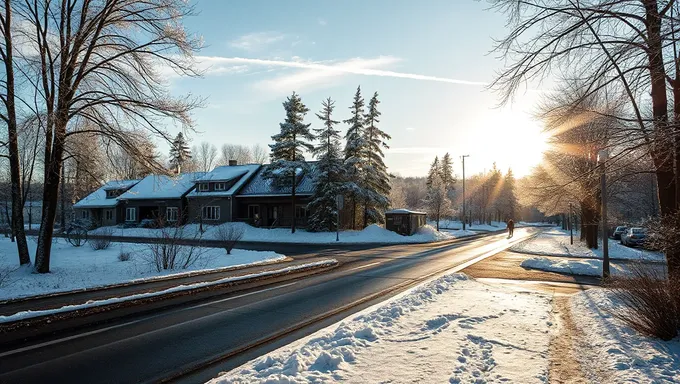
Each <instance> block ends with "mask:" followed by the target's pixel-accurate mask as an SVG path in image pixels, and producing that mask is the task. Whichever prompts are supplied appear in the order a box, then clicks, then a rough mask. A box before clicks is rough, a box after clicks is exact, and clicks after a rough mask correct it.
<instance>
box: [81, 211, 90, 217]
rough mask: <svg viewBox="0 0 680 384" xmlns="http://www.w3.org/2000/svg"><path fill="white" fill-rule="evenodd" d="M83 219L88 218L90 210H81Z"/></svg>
mask: <svg viewBox="0 0 680 384" xmlns="http://www.w3.org/2000/svg"><path fill="white" fill-rule="evenodd" d="M81 217H82V218H83V219H89V218H90V211H83V213H82V216H81Z"/></svg>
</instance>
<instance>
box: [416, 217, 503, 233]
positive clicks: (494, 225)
mask: <svg viewBox="0 0 680 384" xmlns="http://www.w3.org/2000/svg"><path fill="white" fill-rule="evenodd" d="M428 224H430V225H434V224H433V223H432V222H429V221H428ZM442 228H447V229H462V228H463V223H462V222H461V221H460V220H448V219H447V220H440V221H439V229H442ZM505 228H507V224H506V223H504V222H499V221H492V222H491V225H489V224H476V223H472V225H467V226H466V229H469V230H471V231H485V232H488V231H498V230H501V229H505Z"/></svg>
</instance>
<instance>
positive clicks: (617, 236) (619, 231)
mask: <svg viewBox="0 0 680 384" xmlns="http://www.w3.org/2000/svg"><path fill="white" fill-rule="evenodd" d="M627 230H628V227H624V226H622V225H620V226H618V227H616V229H615V230H614V234H613V237H614V240H621V235H622V234H623V233H624V232H626V231H627Z"/></svg>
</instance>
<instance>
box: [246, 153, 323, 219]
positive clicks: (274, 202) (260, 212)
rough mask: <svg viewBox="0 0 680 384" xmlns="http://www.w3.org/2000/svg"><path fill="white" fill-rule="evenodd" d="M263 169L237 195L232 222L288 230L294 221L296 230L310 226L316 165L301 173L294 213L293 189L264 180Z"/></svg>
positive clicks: (300, 171)
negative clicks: (309, 214)
mask: <svg viewBox="0 0 680 384" xmlns="http://www.w3.org/2000/svg"><path fill="white" fill-rule="evenodd" d="M265 167H266V165H265V166H262V167H260V169H259V170H258V171H257V173H256V174H255V175H254V176H253V177H252V178H251V179H250V180H249V181H248V182H247V183H246V184H245V185H244V186H243V188H241V190H240V191H239V192H238V193H237V194H236V195H235V200H236V201H235V203H236V208H235V209H234V214H235V217H232V221H245V222H247V223H249V224H251V225H255V226H262V227H269V228H271V227H289V226H290V225H291V224H292V220H293V218H295V220H296V222H295V225H296V226H300V227H304V226H306V225H307V216H308V212H307V204H308V203H309V201H310V198H311V196H312V194H313V193H314V180H315V177H316V170H317V168H316V163H315V162H310V163H309V169H308V170H307V171H302V170H301V169H298V174H297V178H296V182H297V184H296V188H295V209H293V207H292V205H291V189H292V188H291V187H290V186H286V187H280V186H277V185H276V183H275V182H274V180H273V179H269V178H265V177H264V176H263V174H262V173H263V171H264V170H265Z"/></svg>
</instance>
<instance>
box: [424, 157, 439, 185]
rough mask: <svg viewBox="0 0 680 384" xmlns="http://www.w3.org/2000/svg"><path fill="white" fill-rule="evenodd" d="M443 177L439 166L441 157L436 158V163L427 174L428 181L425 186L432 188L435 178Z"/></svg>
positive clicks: (433, 163) (434, 162)
mask: <svg viewBox="0 0 680 384" xmlns="http://www.w3.org/2000/svg"><path fill="white" fill-rule="evenodd" d="M437 176H439V177H441V169H440V166H439V157H438V156H435V157H434V161H433V162H432V164H431V165H430V170H429V171H428V172H427V180H426V181H425V185H426V186H427V187H428V188H430V187H431V186H432V183H434V179H435V177H437Z"/></svg>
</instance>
